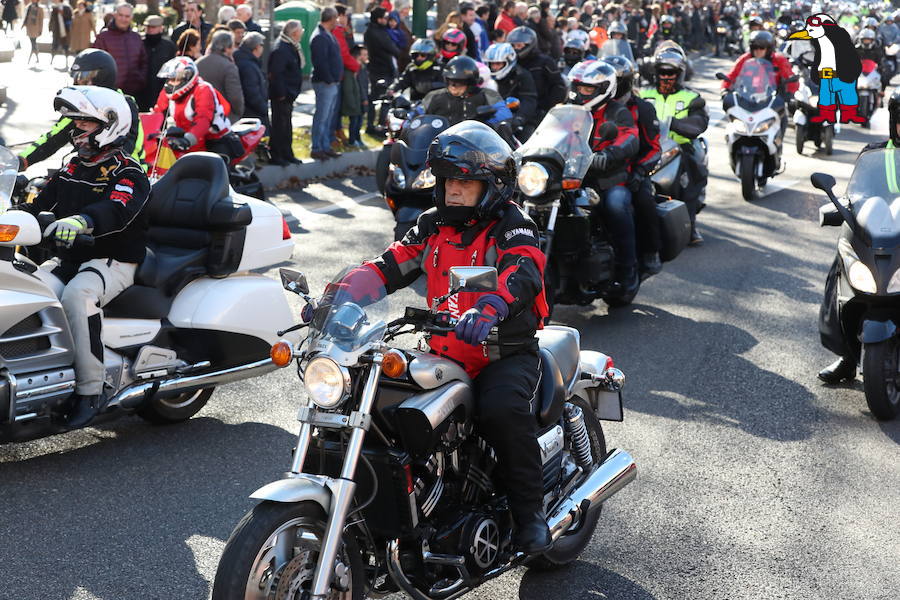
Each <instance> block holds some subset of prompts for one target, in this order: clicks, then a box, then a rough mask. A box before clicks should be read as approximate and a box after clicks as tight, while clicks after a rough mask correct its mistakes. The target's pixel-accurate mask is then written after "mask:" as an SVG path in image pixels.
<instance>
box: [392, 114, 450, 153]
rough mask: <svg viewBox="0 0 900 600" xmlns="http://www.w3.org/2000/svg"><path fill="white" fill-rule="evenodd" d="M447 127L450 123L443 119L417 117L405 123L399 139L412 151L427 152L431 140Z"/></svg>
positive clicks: (425, 116) (424, 116)
mask: <svg viewBox="0 0 900 600" xmlns="http://www.w3.org/2000/svg"><path fill="white" fill-rule="evenodd" d="M449 126H450V122H449V121H448V120H447V119H446V118H444V117H441V116H438V115H419V116H417V117H413V118H412V119H410V120H409V121H408V122H407V123H406V126H405V127H404V128H403V133H402V134H400V139H401V140H403V141H404V142H406V145H407V146H409V148H410V149H412V150H427V149H428V146H429V145H430V144H431V140H433V139H434V138H435V137H436V136H437V134H439V133H440V132H442V131H443V130H445V129H447V127H449Z"/></svg>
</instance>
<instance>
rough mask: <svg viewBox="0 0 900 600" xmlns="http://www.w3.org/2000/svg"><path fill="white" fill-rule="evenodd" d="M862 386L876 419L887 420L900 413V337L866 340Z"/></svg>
mask: <svg viewBox="0 0 900 600" xmlns="http://www.w3.org/2000/svg"><path fill="white" fill-rule="evenodd" d="M863 389H864V390H865V392H866V403H867V404H868V405H869V410H871V411H872V414H873V415H875V418H876V419H879V420H881V421H887V420H890V419H893V418H895V417H896V416H897V415H898V414H900V341H898V340H897V339H896V338H891V339H889V340H887V341H884V342H879V343H877V344H866V347H865V355H864V357H863Z"/></svg>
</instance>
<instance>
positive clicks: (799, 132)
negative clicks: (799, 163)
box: [794, 125, 806, 154]
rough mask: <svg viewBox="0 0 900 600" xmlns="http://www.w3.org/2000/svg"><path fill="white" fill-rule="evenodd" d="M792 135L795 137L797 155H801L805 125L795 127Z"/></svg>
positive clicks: (804, 141)
mask: <svg viewBox="0 0 900 600" xmlns="http://www.w3.org/2000/svg"><path fill="white" fill-rule="evenodd" d="M794 133H795V135H796V137H797V140H796V141H797V154H803V145H804V144H805V143H806V125H797V129H796V131H795V132H794Z"/></svg>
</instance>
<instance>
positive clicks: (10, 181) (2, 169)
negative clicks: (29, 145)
mask: <svg viewBox="0 0 900 600" xmlns="http://www.w3.org/2000/svg"><path fill="white" fill-rule="evenodd" d="M18 175H19V158H18V157H17V156H16V155H15V154H13V153H12V152H11V151H10V150H9V148H6V147H4V146H0V212H4V211H6V209H8V208H9V207H10V205H11V204H12V194H13V189H14V188H15V187H16V177H17V176H18Z"/></svg>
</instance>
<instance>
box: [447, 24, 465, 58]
mask: <svg viewBox="0 0 900 600" xmlns="http://www.w3.org/2000/svg"><path fill="white" fill-rule="evenodd" d="M448 44H455V47H454V49H453V50H449V49H448V48H447V45H448ZM465 51H466V34H465V33H463V32H462V30H461V29H456V28H451V29H448V30H447V31H445V32H444V35H442V36H441V56H443V57H444V60H450V59H451V58H453V57H454V56H459V55H460V54H462V53H463V52H465Z"/></svg>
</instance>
